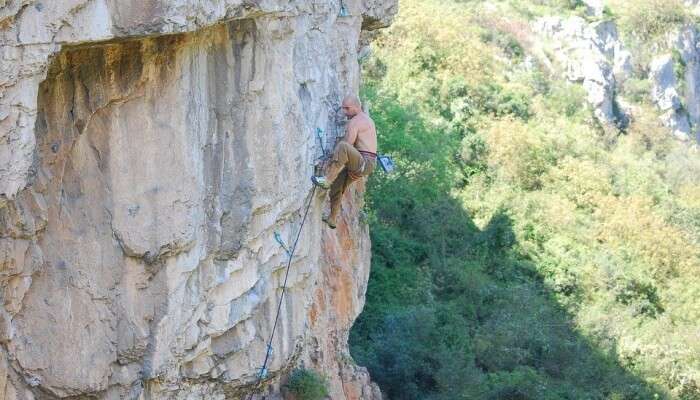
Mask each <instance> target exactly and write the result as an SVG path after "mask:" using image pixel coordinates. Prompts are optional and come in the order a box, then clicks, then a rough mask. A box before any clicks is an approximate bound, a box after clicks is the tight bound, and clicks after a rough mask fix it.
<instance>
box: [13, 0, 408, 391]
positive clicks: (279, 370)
mask: <svg viewBox="0 0 700 400" xmlns="http://www.w3.org/2000/svg"><path fill="white" fill-rule="evenodd" d="M340 6H341V4H340V3H339V1H337V0H333V1H327V0H292V1H283V0H209V1H197V0H175V1H166V0H142V1H133V0H129V1H124V0H60V1H40V0H0V43H1V46H2V47H1V48H0V60H2V61H1V64H0V290H1V293H2V299H3V304H2V308H0V343H1V344H2V346H0V398H4V399H51V398H68V397H70V398H99V399H117V398H125V399H166V398H173V399H198V398H207V399H217V398H218V399H223V398H239V397H240V396H242V395H244V394H246V393H248V391H249V390H250V385H251V383H252V382H253V381H254V379H255V376H256V368H259V366H260V364H261V362H262V360H263V358H264V355H265V340H266V339H267V338H268V336H269V334H270V330H271V328H272V324H273V322H274V313H275V308H276V305H277V301H278V299H279V295H280V293H281V290H280V288H281V285H282V280H283V278H284V267H285V262H286V254H285V252H284V250H283V249H282V248H281V247H280V246H279V245H277V243H276V242H275V240H274V233H275V232H276V231H277V232H279V233H280V234H281V236H282V237H283V238H284V239H285V240H287V241H291V240H292V236H293V235H294V234H295V233H296V232H297V230H298V229H299V228H300V222H301V213H302V212H303V207H304V206H305V204H306V202H308V201H310V202H311V214H310V216H309V220H308V222H307V224H306V226H305V227H304V230H303V232H302V235H301V241H300V243H299V247H298V249H297V253H296V255H295V258H294V261H293V263H292V269H291V275H290V280H289V285H288V290H287V295H286V297H285V301H284V303H283V306H282V314H281V318H280V322H279V326H278V328H277V333H276V336H275V341H274V345H273V346H274V353H273V357H272V362H271V365H270V375H269V379H268V383H270V385H266V386H267V387H268V390H269V396H268V397H267V398H278V397H279V394H278V393H279V383H280V381H281V380H283V379H284V376H285V373H286V371H288V370H289V369H290V368H292V367H294V366H296V365H305V366H307V367H313V368H316V369H320V370H322V371H324V372H325V373H326V374H327V375H328V376H329V378H330V380H331V392H332V393H331V398H333V399H378V398H380V397H381V395H380V394H379V393H378V389H377V388H376V386H374V385H372V384H370V381H369V377H368V375H367V373H366V371H365V370H364V369H362V368H358V367H356V366H354V364H353V362H352V360H351V359H350V357H349V355H348V351H347V334H348V330H349V328H350V326H351V324H352V322H353V320H354V319H355V317H356V316H357V315H358V314H359V312H360V311H361V309H362V306H363V303H364V292H365V288H366V282H367V278H368V272H369V257H370V243H369V238H368V233H367V227H366V225H365V224H364V223H363V222H362V221H361V213H360V208H361V201H360V199H361V197H362V191H363V188H362V187H361V185H357V186H356V187H355V189H354V190H352V191H351V193H348V195H347V197H346V199H344V209H345V212H344V219H343V222H342V223H341V224H340V226H339V229H338V230H337V232H336V231H329V230H327V229H325V228H324V227H323V226H322V225H321V223H320V214H321V213H322V212H323V207H324V205H325V204H326V202H324V194H323V193H320V194H316V195H315V196H313V197H311V183H310V181H309V176H310V175H311V173H312V171H313V165H314V162H315V160H316V159H317V158H318V156H319V155H320V153H321V144H320V141H324V142H325V143H324V145H325V146H326V147H329V146H330V145H331V144H332V142H333V140H334V136H335V135H336V134H338V133H340V132H342V126H339V123H340V121H341V120H342V118H339V115H338V112H337V107H338V105H339V102H340V99H341V97H342V95H343V94H345V93H346V92H348V91H355V90H357V88H358V86H359V67H358V62H357V57H358V54H359V52H360V51H361V50H362V49H361V46H362V44H363V43H366V37H368V36H369V35H368V34H367V33H368V31H370V30H373V29H377V28H381V27H383V26H386V25H387V24H388V23H389V22H390V20H391V18H392V17H393V15H394V14H395V13H396V7H397V5H396V2H395V1H394V0H345V4H344V6H345V7H346V8H347V10H348V11H349V16H347V17H339V16H338V14H339V9H340ZM317 128H321V129H323V131H324V132H327V133H328V134H327V135H325V136H323V137H322V138H321V140H319V138H317V137H316V135H315V132H316V129H317Z"/></svg>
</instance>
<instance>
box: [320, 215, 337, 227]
mask: <svg viewBox="0 0 700 400" xmlns="http://www.w3.org/2000/svg"><path fill="white" fill-rule="evenodd" d="M321 219H322V220H323V222H325V223H326V225H328V227H329V228H331V229H335V223H334V222H333V221H331V220H330V218H328V217H323V218H321Z"/></svg>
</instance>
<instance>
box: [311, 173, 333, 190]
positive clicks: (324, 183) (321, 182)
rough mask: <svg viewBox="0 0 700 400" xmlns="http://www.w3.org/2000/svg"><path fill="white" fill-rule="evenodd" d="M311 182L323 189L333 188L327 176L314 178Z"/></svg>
mask: <svg viewBox="0 0 700 400" xmlns="http://www.w3.org/2000/svg"><path fill="white" fill-rule="evenodd" d="M311 182H313V183H314V185H316V186H318V187H320V188H321V189H328V188H330V187H331V185H330V184H329V183H328V180H327V179H326V177H325V176H312V177H311Z"/></svg>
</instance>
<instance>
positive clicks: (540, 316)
mask: <svg viewBox="0 0 700 400" xmlns="http://www.w3.org/2000/svg"><path fill="white" fill-rule="evenodd" d="M694 12H695V7H690V6H687V5H685V4H683V3H682V2H680V1H677V2H674V1H662V0H643V1H623V0H619V1H614V2H613V1H611V2H609V3H606V2H594V1H566V0H561V1H559V0H538V1H534V0H533V1H525V0H503V1H488V2H486V1H483V2H481V1H467V2H463V1H436V0H405V1H403V2H402V3H401V10H400V13H399V16H398V18H397V20H396V22H395V23H394V24H393V25H392V27H391V28H390V30H388V31H386V32H385V34H383V35H381V36H380V37H379V39H378V40H377V42H376V45H375V46H373V49H374V55H373V56H372V57H371V58H368V59H367V60H366V61H365V62H364V69H365V74H366V76H367V77H368V78H369V79H368V80H367V81H366V82H365V85H364V94H365V96H366V97H367V98H368V99H370V100H371V103H372V104H371V108H372V111H373V115H374V116H375V118H376V120H377V122H378V128H379V131H380V147H381V149H382V151H387V152H391V153H393V154H394V155H395V157H396V159H397V163H398V165H399V172H398V173H396V174H395V175H393V176H392V175H389V176H382V175H377V176H374V177H373V179H372V180H371V181H370V185H369V192H368V193H369V201H368V212H369V215H370V221H371V223H370V227H371V230H370V234H371V238H372V243H373V258H372V270H371V276H370V282H369V287H368V294H367V304H366V306H365V310H364V311H363V314H361V316H360V318H359V320H358V323H357V324H356V325H355V326H354V328H353V330H352V332H351V349H352V354H353V356H354V357H355V358H356V360H358V362H359V363H360V364H362V365H366V366H368V368H369V370H370V374H371V375H372V377H373V379H374V380H376V381H377V382H378V383H379V385H380V387H381V388H382V391H383V392H384V394H385V397H386V398H388V399H421V400H424V399H446V400H447V399H458V398H461V399H654V398H669V399H700V347H699V346H700V322H699V321H700V274H699V272H700V154H698V146H697V143H696V142H695V138H696V137H697V131H698V126H697V124H696V122H695V120H694V117H693V115H694V114H695V111H694V109H695V108H696V107H697V106H698V102H697V99H696V97H695V96H696V95H695V93H696V89H695V88H696V86H697V84H698V82H697V78H696V76H697V72H696V71H697V68H698V64H697V62H696V61H695V60H696V59H697V48H698V46H697V42H696V41H695V36H694V35H695V34H694V33H693V32H695V30H696V29H697V28H696V27H697V25H696V23H695V19H696V18H697V17H696V16H695V14H694ZM679 38H681V39H682V40H680V39H679ZM679 40H680V41H679Z"/></svg>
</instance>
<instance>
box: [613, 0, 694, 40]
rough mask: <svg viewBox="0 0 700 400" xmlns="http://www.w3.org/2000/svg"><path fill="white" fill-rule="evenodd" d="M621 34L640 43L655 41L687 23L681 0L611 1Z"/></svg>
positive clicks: (684, 8)
mask: <svg viewBox="0 0 700 400" xmlns="http://www.w3.org/2000/svg"><path fill="white" fill-rule="evenodd" d="M611 6H612V8H613V11H614V12H615V14H616V15H618V17H619V24H620V27H621V29H622V31H623V32H625V33H627V34H628V35H630V36H633V37H635V38H637V39H639V40H641V41H649V40H655V39H658V38H660V37H661V36H663V35H664V34H666V33H667V32H669V31H670V30H671V29H673V28H674V27H677V26H679V25H681V24H683V23H685V22H687V21H688V16H687V14H686V7H685V5H684V4H683V2H682V1H681V0H634V1H629V0H612V1H611Z"/></svg>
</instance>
